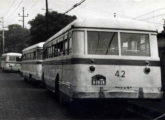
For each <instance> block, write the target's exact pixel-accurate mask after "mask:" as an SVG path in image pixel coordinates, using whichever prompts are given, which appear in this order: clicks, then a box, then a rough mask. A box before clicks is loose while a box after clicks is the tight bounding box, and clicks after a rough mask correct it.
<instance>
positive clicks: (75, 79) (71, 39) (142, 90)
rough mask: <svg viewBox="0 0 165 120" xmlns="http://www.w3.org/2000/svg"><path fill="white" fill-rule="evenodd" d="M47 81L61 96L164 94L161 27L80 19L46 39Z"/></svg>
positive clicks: (156, 96) (155, 96) (141, 96)
mask: <svg viewBox="0 0 165 120" xmlns="http://www.w3.org/2000/svg"><path fill="white" fill-rule="evenodd" d="M43 82H44V83H45V84H46V87H47V88H48V89H49V90H51V91H52V92H55V94H56V95H57V97H58V98H59V99H60V101H67V102H69V101H72V100H76V99H109V98H125V99H127V98H128V99H160V98H162V95H163V92H162V91H161V90H162V83H161V69H160V59H159V56H158V46H157V31H156V29H155V28H154V27H153V26H152V25H150V24H147V23H143V22H139V21H134V20H127V19H119V18H108V19H107V18H105V19H104V18H97V19H94V18H92V19H89V18H86V19H83V20H80V19H77V20H75V21H73V22H72V23H71V24H69V25H68V26H66V27H65V28H64V29H62V30H61V31H59V32H58V33H57V34H55V35H54V36H52V37H51V38H50V39H48V40H47V41H46V42H45V44H44V61H43Z"/></svg>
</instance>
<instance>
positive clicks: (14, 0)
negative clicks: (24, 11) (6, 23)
mask: <svg viewBox="0 0 165 120" xmlns="http://www.w3.org/2000/svg"><path fill="white" fill-rule="evenodd" d="M15 3H16V0H13V1H12V3H11V4H10V6H9V8H8V9H7V11H6V14H5V16H4V18H5V17H6V16H7V15H8V13H9V12H10V10H11V8H12V7H13V5H14V4H15Z"/></svg>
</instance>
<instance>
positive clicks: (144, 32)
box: [85, 28, 153, 58]
mask: <svg viewBox="0 0 165 120" xmlns="http://www.w3.org/2000/svg"><path fill="white" fill-rule="evenodd" d="M88 31H100V32H117V33H118V49H119V54H118V55H97V54H88V33H87V32H88ZM121 33H139V34H148V35H149V45H150V49H149V50H150V56H125V55H122V54H121V38H120V36H121ZM151 34H153V32H149V31H135V30H132V31H130V30H120V29H119V30H117V29H115V30H112V29H109V30H106V29H90V28H89V29H85V55H89V56H105V57H106V56H113V57H127V58H130V57H138V58H142V57H143V58H151V57H152V51H151Z"/></svg>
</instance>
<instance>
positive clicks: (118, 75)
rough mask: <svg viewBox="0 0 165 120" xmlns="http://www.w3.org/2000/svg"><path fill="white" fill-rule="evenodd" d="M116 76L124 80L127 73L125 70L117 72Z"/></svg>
mask: <svg viewBox="0 0 165 120" xmlns="http://www.w3.org/2000/svg"><path fill="white" fill-rule="evenodd" d="M115 76H116V77H120V76H121V77H122V78H124V77H125V71H124V70H122V71H119V70H117V71H116V73H115Z"/></svg>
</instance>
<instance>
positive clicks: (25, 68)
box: [21, 42, 44, 81]
mask: <svg viewBox="0 0 165 120" xmlns="http://www.w3.org/2000/svg"><path fill="white" fill-rule="evenodd" d="M43 44H44V42H41V43H38V44H35V45H32V46H30V47H27V48H25V49H23V50H22V69H21V73H22V76H23V77H24V80H25V81H41V79H42V61H43V60H42V52H43Z"/></svg>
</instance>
